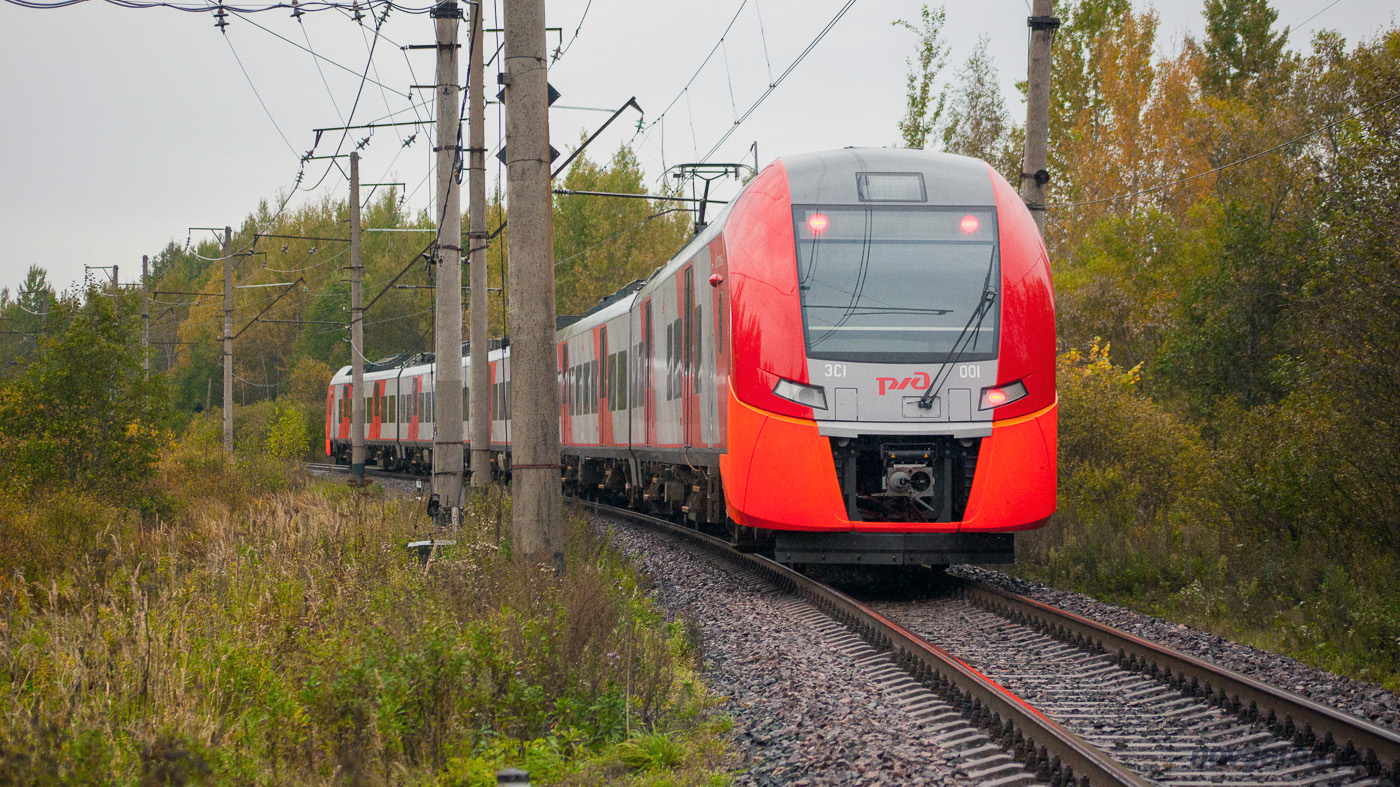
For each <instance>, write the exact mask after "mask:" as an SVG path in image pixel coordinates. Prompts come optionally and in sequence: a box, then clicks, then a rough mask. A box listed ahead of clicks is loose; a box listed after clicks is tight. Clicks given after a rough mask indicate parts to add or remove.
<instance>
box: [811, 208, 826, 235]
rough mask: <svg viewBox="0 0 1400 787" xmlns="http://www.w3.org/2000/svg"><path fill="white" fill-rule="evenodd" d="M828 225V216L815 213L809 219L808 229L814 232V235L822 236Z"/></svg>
mask: <svg viewBox="0 0 1400 787" xmlns="http://www.w3.org/2000/svg"><path fill="white" fill-rule="evenodd" d="M826 225H827V220H826V216H823V215H822V214H820V213H813V214H812V215H811V217H809V218H808V219H807V227H808V228H810V229H811V230H812V234H813V235H820V234H822V232H824V231H825V230H826Z"/></svg>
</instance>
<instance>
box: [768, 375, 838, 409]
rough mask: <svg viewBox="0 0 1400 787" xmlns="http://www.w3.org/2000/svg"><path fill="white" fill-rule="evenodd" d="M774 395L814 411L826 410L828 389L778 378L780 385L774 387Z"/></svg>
mask: <svg viewBox="0 0 1400 787" xmlns="http://www.w3.org/2000/svg"><path fill="white" fill-rule="evenodd" d="M773 393H774V394H776V395H778V396H781V397H783V398H784V399H786V400H788V401H789V402H797V403H798V404H800V405H805V406H807V407H811V408H812V409H814V410H825V409H826V389H825V388H823V387H821V386H820V385H804V384H803V383H795V382H793V381H792V380H784V379H782V378H778V384H777V385H775V386H773Z"/></svg>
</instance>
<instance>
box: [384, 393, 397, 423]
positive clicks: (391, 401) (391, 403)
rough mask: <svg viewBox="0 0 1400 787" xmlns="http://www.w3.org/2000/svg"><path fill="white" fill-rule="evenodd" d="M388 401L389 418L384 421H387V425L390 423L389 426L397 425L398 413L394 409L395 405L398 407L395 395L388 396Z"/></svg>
mask: <svg viewBox="0 0 1400 787" xmlns="http://www.w3.org/2000/svg"><path fill="white" fill-rule="evenodd" d="M388 400H389V417H388V418H387V419H385V420H387V421H388V422H389V423H391V424H394V423H398V420H399V411H398V410H397V409H396V405H398V397H397V396H395V395H393V394H389V396H388Z"/></svg>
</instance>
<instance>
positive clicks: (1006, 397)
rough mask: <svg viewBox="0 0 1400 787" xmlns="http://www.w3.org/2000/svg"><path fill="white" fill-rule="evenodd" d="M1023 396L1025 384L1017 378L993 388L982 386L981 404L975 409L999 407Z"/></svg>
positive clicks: (1024, 394)
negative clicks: (1014, 380) (1012, 381)
mask: <svg viewBox="0 0 1400 787" xmlns="http://www.w3.org/2000/svg"><path fill="white" fill-rule="evenodd" d="M1024 398H1026V385H1025V383H1023V382H1021V381H1020V380H1017V381H1016V382H1014V383H1007V384H1006V385H999V386H997V387H995V388H983V389H982V404H981V406H979V407H978V408H977V409H979V410H990V409H992V408H993V407H1001V406H1002V405H1004V404H1011V403H1012V402H1014V401H1016V400H1018V399H1024Z"/></svg>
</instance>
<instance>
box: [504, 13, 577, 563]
mask: <svg viewBox="0 0 1400 787" xmlns="http://www.w3.org/2000/svg"><path fill="white" fill-rule="evenodd" d="M547 70H548V61H547V60H546V59H545V30H544V0H506V3H505V76H504V80H505V85H506V185H507V189H506V195H507V206H508V210H509V215H508V219H509V221H510V225H511V232H510V235H509V237H508V239H507V241H506V244H507V245H506V249H507V256H508V258H509V260H510V275H509V293H510V299H509V302H510V326H511V333H512V336H511V369H510V372H511V384H510V387H511V397H510V402H509V405H510V413H511V420H512V426H511V444H512V446H511V453H512V456H511V476H512V482H511V525H512V528H513V534H514V546H515V553H516V554H517V555H520V556H522V557H524V558H526V559H529V560H532V561H535V562H545V561H553V562H554V564H555V566H556V568H559V569H562V568H563V561H564V553H563V544H564V532H563V531H564V528H563V521H562V519H561V518H560V517H561V514H562V509H563V501H562V497H561V493H560V488H559V385H558V380H557V372H558V370H557V362H556V361H555V347H554V326H555V320H554V316H555V313H554V218H553V205H552V199H551V196H550V191H549V164H550V162H549V103H548V99H547V96H546V93H545V91H546V90H547V83H546V82H545V78H546V76H547V75H548V74H547Z"/></svg>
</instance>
